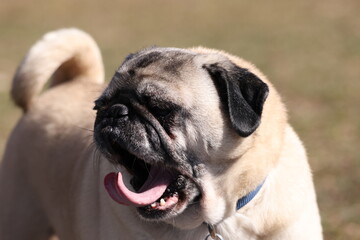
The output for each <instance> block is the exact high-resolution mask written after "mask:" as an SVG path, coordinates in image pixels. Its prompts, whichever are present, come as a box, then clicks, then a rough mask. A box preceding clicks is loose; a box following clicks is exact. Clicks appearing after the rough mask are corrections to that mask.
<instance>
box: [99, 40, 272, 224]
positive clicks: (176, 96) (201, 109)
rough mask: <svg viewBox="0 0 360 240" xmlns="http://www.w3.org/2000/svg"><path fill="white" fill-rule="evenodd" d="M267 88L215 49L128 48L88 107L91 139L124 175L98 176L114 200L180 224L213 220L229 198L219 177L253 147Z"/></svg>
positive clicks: (154, 217)
mask: <svg viewBox="0 0 360 240" xmlns="http://www.w3.org/2000/svg"><path fill="white" fill-rule="evenodd" d="M268 91H269V90H268V86H267V84H265V83H264V82H263V81H262V80H261V79H259V77H258V76H257V75H255V74H254V73H252V72H251V71H250V70H248V69H246V68H243V67H241V66H238V65H236V64H234V63H233V62H232V61H231V60H230V59H229V58H228V57H227V56H226V55H224V54H221V53H219V52H216V51H211V50H201V51H199V50H194V49H193V50H184V49H175V48H158V47H154V48H150V49H145V50H143V51H140V52H138V53H135V54H130V55H129V56H128V57H127V58H126V59H125V61H124V62H123V63H122V65H121V66H120V68H119V69H118V70H117V71H116V73H115V75H114V76H113V78H112V80H111V82H110V83H109V85H108V87H107V88H106V89H105V91H104V92H103V94H102V95H101V96H100V97H99V98H98V99H97V100H96V102H95V107H94V109H95V110H96V111H97V116H96V121H95V126H94V138H95V142H96V144H97V146H98V147H99V148H100V150H101V151H102V152H103V154H104V155H105V156H106V157H107V158H108V159H109V160H110V161H112V162H113V163H114V164H119V165H121V166H123V167H124V168H125V169H126V170H127V171H128V173H129V174H126V175H124V174H122V173H121V172H119V173H109V174H108V175H107V176H106V177H105V181H104V182H105V187H106V189H107V191H108V192H109V194H110V196H111V197H112V199H113V200H115V201H116V202H118V203H119V204H124V205H128V206H129V207H135V208H136V209H137V212H138V214H139V215H140V216H141V217H142V218H144V219H146V220H156V221H159V220H163V221H167V222H170V223H173V224H175V225H179V226H180V227H184V228H191V227H196V226H197V225H198V224H201V223H202V222H203V221H205V220H206V221H210V222H211V221H213V222H215V221H218V219H219V218H222V217H223V216H224V213H225V212H226V211H227V208H229V206H232V205H233V204H235V203H233V202H232V200H230V199H228V198H227V196H226V194H225V195H223V194H222V192H223V191H224V189H226V188H227V186H226V184H225V179H226V177H225V176H226V175H227V172H228V170H229V168H232V167H233V165H234V162H236V161H239V160H238V159H239V157H240V156H241V154H243V153H244V152H245V151H246V148H250V147H251V144H249V143H246V139H250V138H251V137H252V136H253V135H254V132H256V130H257V128H258V127H259V125H260V123H261V115H262V110H263V105H264V102H265V100H266V98H267V95H268ZM125 176H130V178H129V179H128V178H127V177H125ZM233 181H237V180H236V179H233ZM234 195H235V196H234V197H236V193H234ZM229 202H231V203H229ZM212 208H217V209H220V210H216V211H215V213H214V210H212ZM185 222H187V223H188V224H185Z"/></svg>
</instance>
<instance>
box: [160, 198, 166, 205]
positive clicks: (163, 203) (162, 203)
mask: <svg viewBox="0 0 360 240" xmlns="http://www.w3.org/2000/svg"><path fill="white" fill-rule="evenodd" d="M165 203H166V202H165V200H164V199H163V198H162V199H160V206H165Z"/></svg>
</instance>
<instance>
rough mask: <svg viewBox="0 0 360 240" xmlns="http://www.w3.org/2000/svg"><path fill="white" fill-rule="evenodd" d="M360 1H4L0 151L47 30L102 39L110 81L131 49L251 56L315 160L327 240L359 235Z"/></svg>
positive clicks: (0, 53)
mask: <svg viewBox="0 0 360 240" xmlns="http://www.w3.org/2000/svg"><path fill="white" fill-rule="evenodd" d="M359 9H360V1H358V0H328V1H312V0H303V1H286V0H278V1H258V0H254V1H231V0H230V1H221V2H220V1H215V0H199V1H189V0H183V1H165V0H152V1H140V0H128V1H99V0H97V1H96V0H86V1H85V0H78V1H71V0H63V1H55V0H46V1H45V0H32V1H20V0H2V1H1V4H0V154H1V155H2V153H3V149H4V146H5V142H6V139H7V137H8V135H9V133H10V131H11V129H12V127H13V126H14V124H15V123H16V119H18V117H19V116H20V114H21V113H20V111H19V110H18V109H16V108H15V107H14V105H13V104H12V103H11V101H10V100H9V88H10V82H11V79H12V75H13V73H14V71H15V69H16V66H17V64H18V63H19V61H20V60H21V58H22V57H23V55H24V54H25V53H26V51H27V50H28V48H29V47H30V46H31V44H33V43H34V41H36V40H37V39H38V38H39V37H40V36H41V35H42V34H44V33H45V32H47V31H50V30H54V29H58V28H62V27H78V28H81V29H83V30H85V31H87V32H89V33H90V34H91V35H92V36H93V37H94V38H95V39H96V41H97V42H98V44H99V46H100V48H101V50H102V53H103V57H104V61H105V66H106V75H107V79H110V77H111V75H112V74H113V72H114V70H115V69H116V68H117V67H118V65H119V64H120V63H121V61H122V60H123V58H124V57H125V56H126V55H127V54H128V53H130V52H134V51H136V50H138V49H140V48H144V47H147V46H151V45H159V46H173V47H192V46H197V45H203V46H207V47H211V48H218V49H223V50H226V51H228V52H231V53H233V54H235V55H239V56H242V57H243V58H245V59H248V60H250V61H252V62H253V63H254V64H255V65H257V66H258V67H259V68H260V69H261V70H262V71H263V72H264V73H265V74H266V75H267V76H268V77H269V79H270V80H271V81H272V82H273V83H274V84H275V86H276V87H277V88H278V90H279V91H280V93H282V95H283V98H284V101H285V103H286V105H287V106H288V109H289V115H290V121H291V123H292V124H293V125H294V127H295V129H296V130H297V132H298V133H299V135H300V137H301V138H302V140H303V141H304V144H305V146H306V148H307V149H308V154H309V158H310V164H311V165H312V169H313V174H314V180H315V184H316V189H317V194H318V202H319V206H320V210H321V215H322V222H323V227H324V235H325V238H326V239H340V240H341V239H344V240H345V239H346V240H349V239H354V240H356V239H360V201H359V199H360V190H359V185H360V178H359V176H360V151H358V149H359V146H360V121H359V116H360V107H359V106H358V104H360V94H359V91H360V14H359Z"/></svg>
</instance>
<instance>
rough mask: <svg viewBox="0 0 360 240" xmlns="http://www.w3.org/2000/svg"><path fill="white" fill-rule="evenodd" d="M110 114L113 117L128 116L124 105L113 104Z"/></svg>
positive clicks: (127, 110)
mask: <svg viewBox="0 0 360 240" xmlns="http://www.w3.org/2000/svg"><path fill="white" fill-rule="evenodd" d="M110 113H111V115H113V117H125V116H127V115H128V114H129V109H128V107H127V106H125V105H124V104H120V103H117V104H114V105H112V106H111V107H110Z"/></svg>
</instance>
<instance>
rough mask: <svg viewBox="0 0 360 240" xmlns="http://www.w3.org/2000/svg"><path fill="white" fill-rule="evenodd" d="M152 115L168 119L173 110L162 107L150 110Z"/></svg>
mask: <svg viewBox="0 0 360 240" xmlns="http://www.w3.org/2000/svg"><path fill="white" fill-rule="evenodd" d="M150 111H151V113H152V114H154V115H155V116H157V117H166V116H168V115H169V114H170V113H171V112H172V111H173V110H172V109H169V108H160V107H152V108H151V109H150Z"/></svg>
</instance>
